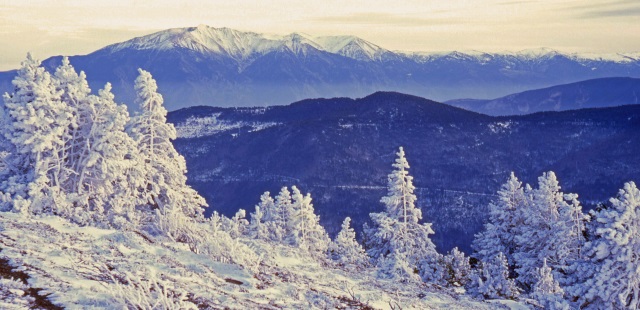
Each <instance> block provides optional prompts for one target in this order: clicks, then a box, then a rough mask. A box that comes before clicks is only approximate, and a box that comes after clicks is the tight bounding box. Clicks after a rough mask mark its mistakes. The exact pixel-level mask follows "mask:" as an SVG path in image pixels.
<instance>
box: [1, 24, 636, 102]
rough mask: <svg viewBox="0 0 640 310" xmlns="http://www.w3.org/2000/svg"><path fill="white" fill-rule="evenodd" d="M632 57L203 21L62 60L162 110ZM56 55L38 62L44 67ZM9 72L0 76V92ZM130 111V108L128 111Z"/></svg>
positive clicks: (488, 89) (536, 75)
mask: <svg viewBox="0 0 640 310" xmlns="http://www.w3.org/2000/svg"><path fill="white" fill-rule="evenodd" d="M639 56H640V54H638V53H627V54H624V53H623V54H612V55H589V54H565V53H561V52H558V51H555V50H551V49H545V48H542V49H533V50H524V51H519V52H504V53H485V52H479V51H469V52H458V51H454V52H444V53H436V52H429V53H424V52H399V51H391V50H388V49H385V48H383V47H380V46H378V45H376V44H374V43H372V42H368V41H366V40H364V39H362V38H358V37H355V36H324V37H313V36H309V35H306V34H301V33H292V34H289V35H269V34H260V33H254V32H243V31H238V30H233V29H228V28H213V27H209V26H206V25H200V26H198V27H190V28H177V29H168V30H164V31H160V32H157V33H153V34H150V35H147V36H142V37H138V38H134V39H131V40H129V41H126V42H122V43H118V44H113V45H110V46H107V47H105V48H103V49H100V50H98V51H95V52H93V53H91V54H88V55H80V56H73V57H70V59H71V63H72V64H73V65H74V66H75V67H76V68H77V69H79V70H84V71H85V72H86V73H87V76H89V77H90V80H89V83H90V85H91V87H92V89H99V88H101V87H102V86H103V85H104V83H106V82H111V83H112V84H113V86H114V93H115V94H116V96H117V97H116V99H117V100H118V101H121V102H133V89H132V88H131V87H130V85H132V81H133V79H134V77H135V76H136V69H137V68H139V67H140V68H143V69H145V70H148V71H150V72H151V73H152V74H153V75H154V77H155V78H156V79H157V81H158V84H159V87H160V91H161V92H162V93H163V95H164V97H165V102H166V104H167V107H168V108H169V110H175V109H178V108H182V107H187V106H194V105H213V106H265V105H274V104H286V103H289V102H292V101H296V100H302V99H305V98H316V97H336V96H348V97H361V96H365V95H366V94H369V93H372V92H375V91H379V90H392V91H399V92H403V93H411V94H415V95H419V96H422V97H427V98H431V99H434V100H439V101H443V100H450V99H457V98H498V97H501V96H505V95H507V94H511V93H516V92H521V91H525V90H529V89H535V88H542V87H549V86H553V85H558V84H564V83H572V82H577V81H582V80H587V79H593V78H601V77H640V57H639ZM60 59H61V57H52V58H49V59H46V60H45V61H44V62H43V63H44V64H45V66H46V67H48V68H49V69H52V68H55V67H56V66H57V65H58V64H59V63H60ZM14 75H15V71H8V72H3V73H0V91H7V90H9V89H10V88H11V84H10V81H11V79H12V78H13V76H14ZM133 108H135V107H133Z"/></svg>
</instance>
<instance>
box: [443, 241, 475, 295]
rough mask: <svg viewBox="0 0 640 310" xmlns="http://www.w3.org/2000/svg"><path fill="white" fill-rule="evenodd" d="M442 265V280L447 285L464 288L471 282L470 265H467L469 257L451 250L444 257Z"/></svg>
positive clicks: (455, 249)
mask: <svg viewBox="0 0 640 310" xmlns="http://www.w3.org/2000/svg"><path fill="white" fill-rule="evenodd" d="M443 259H444V265H445V268H446V274H445V275H444V280H445V281H446V282H447V284H449V285H454V286H465V285H467V284H468V283H469V281H470V280H471V264H469V257H467V256H465V255H464V253H462V252H461V251H459V250H458V248H457V247H456V248H453V249H452V250H451V252H449V254H447V255H445V256H444V258H443Z"/></svg>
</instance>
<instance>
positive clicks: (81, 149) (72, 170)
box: [54, 57, 128, 191]
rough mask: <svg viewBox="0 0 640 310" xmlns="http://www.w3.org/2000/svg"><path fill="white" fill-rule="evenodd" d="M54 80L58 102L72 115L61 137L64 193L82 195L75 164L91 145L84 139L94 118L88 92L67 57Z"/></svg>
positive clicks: (84, 77) (82, 75)
mask: <svg viewBox="0 0 640 310" xmlns="http://www.w3.org/2000/svg"><path fill="white" fill-rule="evenodd" d="M54 78H55V79H54V85H55V86H56V88H57V90H58V91H60V92H61V100H62V102H64V103H65V104H66V105H67V107H68V108H69V109H70V111H71V114H72V117H71V122H70V124H69V126H68V127H67V128H66V129H65V131H66V132H65V134H64V139H65V141H64V143H65V148H64V151H63V158H64V161H65V166H64V171H63V173H64V175H63V178H64V179H65V181H64V183H65V184H64V185H65V187H66V189H67V191H81V190H82V189H81V188H79V185H78V180H79V179H80V178H81V177H80V175H79V173H78V172H79V171H80V170H81V168H80V167H78V164H80V163H81V162H82V161H83V160H84V159H85V157H87V156H89V151H88V150H87V148H88V147H89V146H90V145H91V143H90V142H88V141H86V139H87V137H89V135H90V131H91V126H92V125H93V122H94V117H93V115H94V114H95V112H94V109H93V107H92V103H91V102H90V99H91V96H90V95H91V89H90V88H89V83H88V82H87V77H86V75H85V74H84V72H80V74H78V73H77V72H76V70H75V68H74V67H73V66H72V65H71V63H70V62H69V58H68V57H63V58H62V63H61V65H60V66H58V68H56V71H55V74H54ZM127 117H128V116H127Z"/></svg>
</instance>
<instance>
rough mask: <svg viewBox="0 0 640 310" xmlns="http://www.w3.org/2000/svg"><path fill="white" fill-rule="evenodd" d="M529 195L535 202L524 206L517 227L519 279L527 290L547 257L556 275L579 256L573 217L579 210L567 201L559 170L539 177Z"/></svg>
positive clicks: (516, 253)
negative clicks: (536, 186)
mask: <svg viewBox="0 0 640 310" xmlns="http://www.w3.org/2000/svg"><path fill="white" fill-rule="evenodd" d="M525 194H526V191H525ZM529 197H530V198H529V199H531V201H532V203H531V204H530V205H531V206H530V207H529V208H526V209H523V218H524V219H525V220H524V222H523V223H522V224H521V225H520V227H519V229H518V230H517V235H516V237H515V241H516V244H517V249H516V252H515V253H514V255H513V257H514V259H515V263H516V266H517V267H516V272H517V273H518V278H517V280H518V282H519V283H520V284H521V285H522V286H523V287H524V288H525V289H527V290H528V289H530V288H531V287H532V285H533V284H534V283H535V280H536V270H537V269H538V268H540V267H541V263H542V261H544V260H545V259H546V261H547V264H548V265H549V267H551V268H552V270H554V271H558V273H557V274H556V275H559V274H560V272H559V271H560V270H563V269H565V268H567V266H568V263H569V262H570V261H572V260H575V259H577V253H576V251H575V250H574V248H575V244H576V238H578V236H576V234H575V231H576V230H575V229H574V228H573V223H574V220H573V218H571V214H573V213H574V212H576V210H573V211H571V208H572V206H570V205H569V204H568V203H567V202H566V201H565V199H564V194H563V193H562V192H561V191H560V185H559V182H558V179H557V178H556V175H555V173H553V172H552V171H550V172H546V173H544V174H543V175H542V176H541V177H539V178H538V188H537V189H535V190H533V191H532V193H531V195H530V196H529ZM574 209H575V208H574Z"/></svg>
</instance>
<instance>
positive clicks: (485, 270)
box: [470, 253, 520, 299]
mask: <svg viewBox="0 0 640 310" xmlns="http://www.w3.org/2000/svg"><path fill="white" fill-rule="evenodd" d="M470 292H471V293H472V294H476V295H480V296H482V297H484V298H495V299H514V298H516V297H518V295H519V294H520V291H519V290H518V288H517V286H516V284H515V282H514V281H513V279H510V278H509V263H508V262H507V258H506V256H504V254H502V253H498V254H497V255H496V256H494V257H492V258H490V259H488V260H487V261H484V262H483V263H482V270H481V271H480V274H475V275H473V277H472V282H471V284H470Z"/></svg>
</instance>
